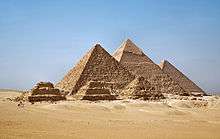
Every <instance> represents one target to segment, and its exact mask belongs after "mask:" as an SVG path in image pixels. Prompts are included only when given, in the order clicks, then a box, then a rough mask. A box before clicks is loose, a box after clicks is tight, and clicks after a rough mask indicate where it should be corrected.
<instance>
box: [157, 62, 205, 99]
mask: <svg viewBox="0 0 220 139" xmlns="http://www.w3.org/2000/svg"><path fill="white" fill-rule="evenodd" d="M159 66H160V68H161V69H162V70H163V72H165V73H166V74H168V75H169V76H170V77H171V78H172V79H173V80H175V81H176V82H177V83H178V84H179V85H180V86H181V87H182V88H183V89H184V90H185V91H187V92H191V93H192V94H201V95H205V92H204V91H203V90H202V89H201V88H200V87H198V86H197V85H196V84H195V83H194V82H193V81H191V80H190V79H189V78H188V77H186V76H185V75H184V74H183V73H182V72H181V71H179V70H178V69H177V68H176V67H175V66H173V65H172V64H171V63H170V62H168V61H166V60H164V61H162V62H161V63H160V64H159Z"/></svg>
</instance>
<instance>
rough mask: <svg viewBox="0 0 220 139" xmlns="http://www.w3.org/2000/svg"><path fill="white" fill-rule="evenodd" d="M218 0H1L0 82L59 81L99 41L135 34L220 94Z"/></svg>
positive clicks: (155, 56) (112, 45) (156, 56)
mask: <svg viewBox="0 0 220 139" xmlns="http://www.w3.org/2000/svg"><path fill="white" fill-rule="evenodd" d="M219 7H220V1H218V0H212V1H207V0H197V1H193V0H179V1H174V0H167V1H163V0H158V1H153V0H139V1H132V0H128V1H118V0H117V1H116V0H110V1H102V0H94V1H69V0H63V1H59V0H47V1H44V0H39V1H28V0H22V1H17V0H7V1H0V48H1V53H0V63H1V64H0V88H4V89H19V90H24V89H31V88H32V87H33V85H34V84H35V83H37V82H39V81H51V82H53V83H56V82H57V81H59V80H61V79H62V77H63V76H64V75H65V74H66V73H67V72H68V70H69V69H71V68H72V67H73V66H74V64H76V63H77V62H78V61H79V60H80V58H82V56H83V55H84V54H85V53H86V52H87V51H88V50H89V49H90V48H92V46H93V45H94V44H95V43H97V42H98V43H101V45H102V47H104V48H105V49H106V50H107V51H108V52H109V53H110V54H112V53H113V52H114V51H115V50H116V49H117V48H118V47H119V45H120V44H121V43H122V41H124V40H125V39H127V38H130V39H131V40H132V41H133V42H134V43H135V44H136V45H137V46H139V47H140V48H141V49H142V50H143V51H144V52H145V54H147V55H148V56H149V57H150V58H151V59H152V60H153V61H154V62H155V63H157V64H158V63H160V61H161V60H163V59H166V60H168V61H170V62H171V63H172V64H174V65H175V66H176V67H177V68H178V69H179V70H180V71H182V72H183V73H184V74H185V75H187V76H188V77H189V78H190V79H191V80H193V81H194V82H195V83H196V84H197V85H198V86H200V87H201V88H202V89H204V90H205V91H206V92H220V85H219V83H220V72H219V70H220V61H219V59H220V55H219V53H220V39H219V36H220V8H219Z"/></svg>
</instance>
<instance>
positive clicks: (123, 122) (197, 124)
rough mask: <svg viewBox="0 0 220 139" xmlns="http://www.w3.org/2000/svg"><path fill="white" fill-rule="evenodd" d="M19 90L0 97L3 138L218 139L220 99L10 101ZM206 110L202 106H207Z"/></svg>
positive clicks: (1, 132) (211, 97) (0, 93)
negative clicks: (33, 102) (20, 102)
mask: <svg viewBox="0 0 220 139" xmlns="http://www.w3.org/2000/svg"><path fill="white" fill-rule="evenodd" d="M18 95H20V93H19V92H16V91H1V92H0V138H36V139H39V138H53V139H54V138H71V139H105V138H107V139H125V138H126V139H220V100H219V97H216V96H209V97H205V98H203V99H205V100H201V101H198V100H197V101H195V100H177V99H166V100H163V101H160V102H148V101H141V100H117V101H100V102H89V101H60V102H57V103H48V102H43V103H35V104H33V105H32V104H30V103H28V102H25V103H24V107H18V106H17V105H18V102H13V101H10V100H9V99H7V98H13V97H16V96H18ZM203 105H204V106H203Z"/></svg>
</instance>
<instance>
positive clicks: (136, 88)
mask: <svg viewBox="0 0 220 139" xmlns="http://www.w3.org/2000/svg"><path fill="white" fill-rule="evenodd" d="M122 94H123V96H128V97H129V98H132V99H144V100H157V99H163V98H164V96H163V94H162V93H161V92H158V91H156V90H155V88H154V87H152V85H151V84H150V83H149V82H148V81H147V80H146V79H145V78H144V77H141V76H138V77H136V78H135V79H134V80H133V81H132V82H131V83H129V84H128V85H127V86H126V87H125V88H124V90H123V91H122Z"/></svg>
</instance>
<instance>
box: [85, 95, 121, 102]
mask: <svg viewBox="0 0 220 139" xmlns="http://www.w3.org/2000/svg"><path fill="white" fill-rule="evenodd" d="M116 98H117V95H85V96H83V97H82V100H89V101H97V100H116Z"/></svg>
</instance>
